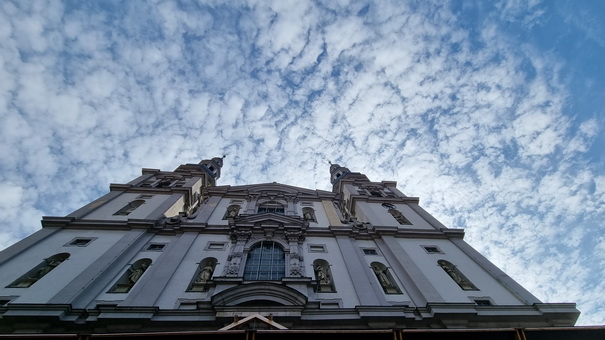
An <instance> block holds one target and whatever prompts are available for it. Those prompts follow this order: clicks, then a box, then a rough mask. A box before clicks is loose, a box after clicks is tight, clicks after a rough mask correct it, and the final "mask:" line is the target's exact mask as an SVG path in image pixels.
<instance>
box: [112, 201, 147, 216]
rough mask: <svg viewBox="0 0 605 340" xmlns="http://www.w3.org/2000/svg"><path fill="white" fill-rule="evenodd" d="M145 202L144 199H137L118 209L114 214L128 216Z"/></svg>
mask: <svg viewBox="0 0 605 340" xmlns="http://www.w3.org/2000/svg"><path fill="white" fill-rule="evenodd" d="M143 203H145V201H144V200H135V201H132V202H129V203H128V204H126V205H125V206H124V207H123V208H122V209H120V210H118V211H116V212H115V213H114V215H121V216H127V215H129V214H130V213H131V212H133V211H134V210H135V209H136V208H138V207H140V206H141V204H143Z"/></svg>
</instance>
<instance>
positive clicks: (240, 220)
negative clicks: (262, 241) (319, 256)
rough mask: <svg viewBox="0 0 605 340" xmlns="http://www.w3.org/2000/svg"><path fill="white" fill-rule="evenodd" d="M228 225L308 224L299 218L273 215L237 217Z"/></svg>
mask: <svg viewBox="0 0 605 340" xmlns="http://www.w3.org/2000/svg"><path fill="white" fill-rule="evenodd" d="M230 224H232V225H237V226H276V227H283V226H299V227H307V226H308V224H309V222H307V221H305V220H304V219H303V218H301V217H299V216H289V215H282V214H275V213H263V214H253V215H239V216H238V217H236V218H234V219H232V220H230Z"/></svg>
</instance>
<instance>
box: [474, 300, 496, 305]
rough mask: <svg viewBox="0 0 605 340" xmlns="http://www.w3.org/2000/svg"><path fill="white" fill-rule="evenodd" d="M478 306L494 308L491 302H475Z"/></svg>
mask: <svg viewBox="0 0 605 340" xmlns="http://www.w3.org/2000/svg"><path fill="white" fill-rule="evenodd" d="M474 301H475V303H476V304H477V306H492V302H491V301H490V300H474Z"/></svg>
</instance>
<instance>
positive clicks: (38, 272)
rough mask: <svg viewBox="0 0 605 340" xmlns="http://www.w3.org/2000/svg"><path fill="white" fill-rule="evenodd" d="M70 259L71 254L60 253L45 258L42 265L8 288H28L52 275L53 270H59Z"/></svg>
mask: <svg viewBox="0 0 605 340" xmlns="http://www.w3.org/2000/svg"><path fill="white" fill-rule="evenodd" d="M68 258H69V253H59V254H55V255H53V256H51V257H48V258H45V259H44V261H42V262H41V263H40V264H38V265H37V266H35V267H34V268H32V269H31V270H30V271H28V272H27V273H25V274H23V275H22V276H21V277H20V278H18V279H17V280H15V281H14V282H13V283H11V284H10V285H8V286H7V287H8V288H27V287H29V286H31V285H33V284H34V283H36V282H37V281H38V280H40V279H41V278H42V277H44V276H45V275H46V274H48V273H50V271H51V270H53V269H55V268H57V266H59V265H60V264H61V263H63V261H65V260H67V259H68Z"/></svg>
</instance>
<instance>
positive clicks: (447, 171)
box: [0, 0, 605, 325]
mask: <svg viewBox="0 0 605 340" xmlns="http://www.w3.org/2000/svg"><path fill="white" fill-rule="evenodd" d="M604 94H605V2H603V1H600V0H593V1H589V0H575V1H559V0H548V1H546V0H545V1H540V0H507V1H483V0H477V1H471V0H465V1H452V2H446V1H441V0H438V1H434V2H431V1H425V0H421V1H402V0H400V1H393V2H389V1H386V0H381V1H375V2H364V1H351V2H349V1H335V0H331V1H304V0H294V1H285V0H277V1H274V2H271V1H265V0H262V1H254V0H250V1H225V2H222V1H207V2H199V3H198V2H186V1H138V0H133V1H105V0H103V1H100V0H99V1H75V0H74V1H63V2H61V1H57V0H52V1H48V2H46V1H34V0H31V1H29V0H28V1H7V0H3V1H0V117H1V124H0V193H1V194H0V248H4V247H6V246H8V245H10V244H12V243H14V242H16V241H17V240H19V239H21V238H23V237H25V236H27V235H29V234H31V233H32V232H35V231H36V230H39V229H40V219H41V216H43V215H50V216H64V215H66V214H68V213H70V212H71V211H73V210H76V209H77V208H79V207H81V206H82V205H84V204H86V203H87V202H89V201H91V200H93V199H95V198H97V197H99V196H101V195H102V194H104V193H106V192H107V191H108V189H109V183H125V182H127V181H129V180H131V179H132V178H134V177H136V176H138V175H139V174H140V171H141V168H143V167H145V168H160V169H162V170H173V169H174V168H176V167H177V166H178V165H179V164H183V163H193V162H195V163H197V162H198V161H199V160H201V159H204V158H211V157H214V156H221V155H223V154H227V158H226V159H225V166H224V167H223V171H222V174H223V177H222V178H221V179H220V181H219V184H223V185H227V184H229V185H237V184H251V183H260V182H273V181H276V182H280V183H285V184H290V185H296V186H302V187H308V188H317V189H323V190H330V186H329V174H328V163H327V161H328V160H330V161H332V162H335V163H339V164H341V165H345V166H347V167H349V168H350V169H351V170H352V171H359V172H363V173H365V174H366V175H368V177H369V178H370V179H372V180H375V181H380V180H396V181H398V187H399V189H400V190H402V191H403V192H404V193H406V194H407V195H409V196H419V197H420V199H421V205H423V206H424V207H425V209H427V210H428V211H429V212H431V213H432V214H434V215H435V216H436V217H437V218H438V219H440V220H441V221H442V222H443V223H444V224H446V225H447V226H449V227H452V228H465V229H466V235H467V236H466V240H467V241H468V242H469V243H470V244H471V245H472V246H474V247H475V248H477V249H478V250H479V251H481V252H482V253H483V254H485V255H486V256H487V257H488V258H489V259H490V260H492V261H493V262H494V263H496V264H497V265H498V266H500V267H501V268H502V269H504V270H505V271H506V272H507V273H508V274H509V275H511V276H512V277H513V278H515V279H516V280H517V281H519V282H520V283H521V284H522V285H524V286H525V287H526V288H528V289H529V290H530V291H531V292H533V293H534V294H535V295H536V296H538V297H539V298H540V299H542V300H543V301H545V302H577V303H578V308H579V309H580V310H581V311H582V316H581V317H580V320H579V324H583V325H590V324H593V325H594V324H604V323H605V301H604V298H603V296H605V233H604V232H603V228H604V222H603V221H605V157H604V153H603V146H604V145H605V131H604V129H603V128H604V127H605V122H604V120H605V112H604V110H605V95H604Z"/></svg>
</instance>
